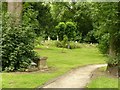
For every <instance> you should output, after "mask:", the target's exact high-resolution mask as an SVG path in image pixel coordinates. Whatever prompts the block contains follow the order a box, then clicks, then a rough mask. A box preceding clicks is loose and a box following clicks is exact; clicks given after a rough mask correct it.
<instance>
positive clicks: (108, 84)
mask: <svg viewBox="0 0 120 90" xmlns="http://www.w3.org/2000/svg"><path fill="white" fill-rule="evenodd" d="M88 88H118V79H117V78H110V77H107V76H100V77H98V78H96V79H94V80H92V81H91V82H90V84H89V85H88Z"/></svg>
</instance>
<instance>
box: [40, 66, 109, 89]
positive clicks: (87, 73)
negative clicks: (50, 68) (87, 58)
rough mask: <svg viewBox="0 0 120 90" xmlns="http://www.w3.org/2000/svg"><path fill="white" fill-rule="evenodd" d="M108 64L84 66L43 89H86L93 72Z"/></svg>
mask: <svg viewBox="0 0 120 90" xmlns="http://www.w3.org/2000/svg"><path fill="white" fill-rule="evenodd" d="M103 66H107V64H96V65H88V66H84V67H81V68H78V69H75V70H72V71H71V72H69V73H67V74H65V75H63V76H61V77H60V78H58V79H56V80H54V81H52V82H51V83H48V84H45V85H44V86H43V87H42V88H84V87H85V86H86V85H87V83H89V81H90V78H91V75H92V72H93V71H94V70H95V69H97V68H100V67H103Z"/></svg>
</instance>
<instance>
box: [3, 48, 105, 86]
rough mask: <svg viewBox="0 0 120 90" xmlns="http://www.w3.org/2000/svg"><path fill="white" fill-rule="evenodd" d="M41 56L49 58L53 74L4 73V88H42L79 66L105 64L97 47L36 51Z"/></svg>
mask: <svg viewBox="0 0 120 90" xmlns="http://www.w3.org/2000/svg"><path fill="white" fill-rule="evenodd" d="M35 51H36V52H38V54H39V55H40V56H47V57H48V61H47V63H48V66H49V67H52V68H54V70H52V71H51V72H33V73H19V74H18V73H3V74H2V77H3V80H2V87H3V88H8V87H9V88H35V87H38V86H41V85H42V84H44V83H45V82H47V81H48V80H50V79H52V78H55V77H57V76H60V75H62V74H64V73H65V72H67V71H69V70H71V69H73V68H76V67H78V66H83V65H88V64H96V63H105V59H106V57H104V56H103V55H102V54H100V52H99V51H98V49H97V48H96V47H82V48H79V49H72V50H68V49H64V51H65V53H61V51H62V49H61V48H55V47H49V48H46V47H41V49H35Z"/></svg>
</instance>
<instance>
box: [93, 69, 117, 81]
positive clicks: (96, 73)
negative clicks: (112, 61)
mask: <svg viewBox="0 0 120 90" xmlns="http://www.w3.org/2000/svg"><path fill="white" fill-rule="evenodd" d="M100 76H106V77H110V78H118V77H117V76H115V75H112V74H110V73H109V72H107V71H105V70H100V68H97V69H96V70H94V71H93V72H92V75H91V79H95V78H97V77H100Z"/></svg>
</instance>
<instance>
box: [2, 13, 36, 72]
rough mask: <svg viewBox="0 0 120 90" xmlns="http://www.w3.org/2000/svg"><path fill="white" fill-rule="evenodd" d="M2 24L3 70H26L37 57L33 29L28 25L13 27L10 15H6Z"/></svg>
mask: <svg viewBox="0 0 120 90" xmlns="http://www.w3.org/2000/svg"><path fill="white" fill-rule="evenodd" d="M3 17H4V21H3V23H2V31H3V32H2V70H6V71H15V70H22V71H23V70H25V69H26V68H27V67H28V66H29V64H30V63H31V60H32V59H33V58H34V57H35V52H34V51H33V48H34V37H35V34H34V32H33V28H32V27H31V26H28V25H26V24H25V23H23V24H21V25H19V26H18V25H16V26H15V25H14V26H13V25H11V24H10V23H8V20H10V17H9V15H7V14H4V15H3Z"/></svg>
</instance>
